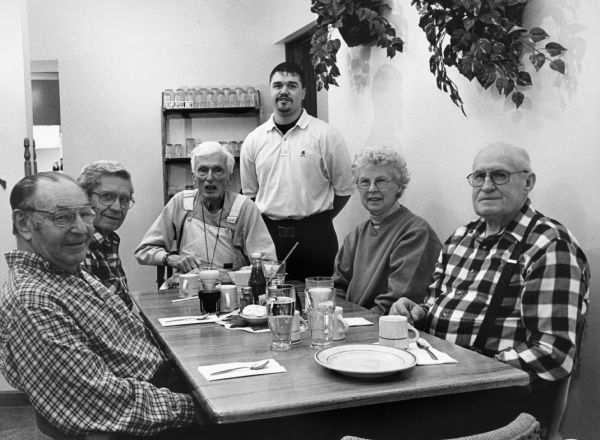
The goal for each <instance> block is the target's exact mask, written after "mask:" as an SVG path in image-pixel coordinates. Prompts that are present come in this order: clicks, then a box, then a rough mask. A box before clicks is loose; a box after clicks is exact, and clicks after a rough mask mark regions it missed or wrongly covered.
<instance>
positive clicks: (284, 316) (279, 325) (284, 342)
mask: <svg viewBox="0 0 600 440" xmlns="http://www.w3.org/2000/svg"><path fill="white" fill-rule="evenodd" d="M295 302H296V288H295V287H294V286H292V285H291V284H282V285H280V286H269V287H268V288H267V317H268V321H269V328H270V329H271V334H272V336H273V340H272V341H271V350H273V351H286V350H289V349H290V348H291V346H292V326H293V324H294V310H295Z"/></svg>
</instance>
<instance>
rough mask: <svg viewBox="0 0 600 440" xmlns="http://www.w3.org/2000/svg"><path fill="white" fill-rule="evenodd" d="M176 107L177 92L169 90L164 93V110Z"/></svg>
mask: <svg viewBox="0 0 600 440" xmlns="http://www.w3.org/2000/svg"><path fill="white" fill-rule="evenodd" d="M174 106H175V92H174V91H173V89H167V90H165V91H164V92H163V108H173V107H174Z"/></svg>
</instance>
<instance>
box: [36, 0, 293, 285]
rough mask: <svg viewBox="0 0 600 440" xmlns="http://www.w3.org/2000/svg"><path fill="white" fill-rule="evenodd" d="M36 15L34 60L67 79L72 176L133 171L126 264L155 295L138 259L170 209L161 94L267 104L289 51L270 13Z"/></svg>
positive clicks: (247, 9) (254, 8)
mask: <svg viewBox="0 0 600 440" xmlns="http://www.w3.org/2000/svg"><path fill="white" fill-rule="evenodd" d="M28 6H29V15H30V20H31V52H32V55H31V58H32V59H57V60H58V65H59V69H60V72H59V73H60V99H61V123H62V135H63V139H62V141H63V154H64V156H63V158H64V170H65V172H66V173H68V174H71V175H77V174H78V173H79V171H80V170H81V168H82V166H83V165H85V164H86V163H88V162H90V161H93V160H97V159H112V160H118V161H120V162H121V163H123V165H125V167H126V168H128V169H129V170H130V172H131V173H132V176H133V183H134V187H135V199H136V205H135V207H134V208H133V209H132V210H131V211H130V213H129V215H128V217H127V219H126V221H125V223H124V225H123V226H122V227H121V229H120V230H119V234H120V235H121V237H122V245H121V246H122V248H121V258H122V259H123V264H124V266H125V270H126V272H127V274H128V278H129V281H130V286H131V288H132V289H135V290H140V289H151V288H154V287H155V283H154V279H155V273H156V271H155V269H154V268H153V267H149V266H139V265H138V264H137V263H136V262H135V260H134V258H133V249H134V248H135V247H136V245H137V244H138V243H139V241H140V240H141V238H142V235H143V234H144V232H145V231H146V230H147V229H148V227H149V226H150V224H151V222H152V221H153V220H154V218H155V217H156V216H157V215H158V213H159V211H160V209H161V207H162V205H163V194H162V168H161V132H160V127H161V125H160V124H161V122H160V121H161V119H160V115H161V113H160V108H161V101H160V99H161V91H162V90H164V89H165V88H174V87H178V86H181V85H187V86H200V85H203V86H213V85H214V86H233V85H252V86H255V87H256V86H258V88H259V89H260V90H261V92H263V94H264V92H266V90H267V85H268V74H269V72H270V69H271V68H272V67H273V66H275V64H277V63H279V62H281V61H283V59H284V51H283V46H281V45H275V44H274V42H275V37H274V36H273V30H272V26H271V24H272V23H273V22H274V21H275V18H274V16H273V15H272V10H271V8H270V6H271V3H270V2H268V1H256V0H255V1H251V0H220V1H211V0H200V1H198V0H178V1H168V2H167V1H162V0H151V1H149V0H129V1H122V0H106V1H102V2H96V1H87V0H85V1H81V0H28ZM269 111H270V108H269V106H267V109H266V113H265V114H268V112H269ZM223 139H228V138H227V136H224V137H223ZM205 140H207V139H205ZM219 140H220V139H219Z"/></svg>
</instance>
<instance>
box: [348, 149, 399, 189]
mask: <svg viewBox="0 0 600 440" xmlns="http://www.w3.org/2000/svg"><path fill="white" fill-rule="evenodd" d="M370 163H372V164H374V165H379V166H382V165H389V166H390V168H391V171H392V179H394V181H395V182H396V183H397V184H398V187H399V190H398V198H400V196H402V194H403V193H404V190H405V189H406V187H407V186H408V182H410V174H409V173H408V168H407V166H406V160H404V158H403V157H402V156H401V155H400V153H398V152H397V151H395V150H394V149H392V148H390V147H388V146H386V145H377V146H372V147H367V148H365V149H364V150H362V151H361V152H360V153H358V154H357V155H356V156H354V163H353V164H352V173H353V174H354V183H357V182H358V175H359V173H360V169H361V168H362V167H363V166H365V165H367V164H370Z"/></svg>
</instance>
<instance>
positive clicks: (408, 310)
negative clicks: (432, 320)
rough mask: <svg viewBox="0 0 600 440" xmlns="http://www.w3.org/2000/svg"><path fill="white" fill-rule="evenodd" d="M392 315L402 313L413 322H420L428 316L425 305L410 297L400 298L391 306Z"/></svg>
mask: <svg viewBox="0 0 600 440" xmlns="http://www.w3.org/2000/svg"><path fill="white" fill-rule="evenodd" d="M390 315H402V316H406V317H407V318H408V321H409V322H410V323H411V324H413V323H414V324H418V323H420V322H421V321H424V320H425V318H426V317H427V312H426V311H425V309H424V308H423V307H421V306H420V305H418V304H417V303H416V302H414V301H412V300H410V299H408V298H400V299H398V301H396V302H395V303H394V304H392V307H391V308H390Z"/></svg>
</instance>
